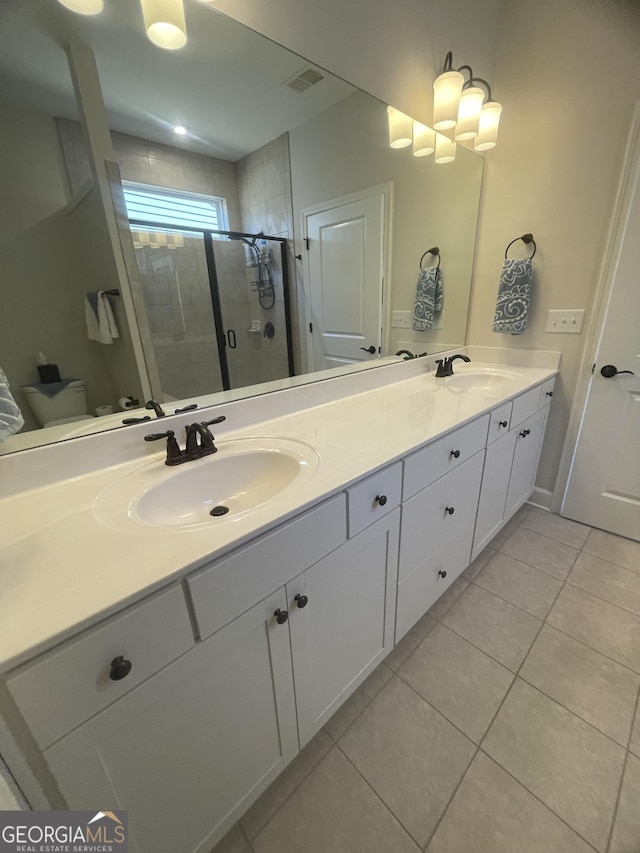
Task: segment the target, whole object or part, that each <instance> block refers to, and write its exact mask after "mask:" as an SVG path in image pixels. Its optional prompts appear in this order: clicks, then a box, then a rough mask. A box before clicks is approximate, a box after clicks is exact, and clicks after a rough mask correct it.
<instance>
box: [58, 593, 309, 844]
mask: <svg viewBox="0 0 640 853" xmlns="http://www.w3.org/2000/svg"><path fill="white" fill-rule="evenodd" d="M278 608H281V609H286V599H285V595H284V589H281V590H280V592H279V593H276V594H275V595H274V596H271V597H269V598H268V599H267V600H266V601H263V602H261V603H260V604H257V605H255V606H254V607H253V608H252V609H251V610H249V611H247V612H246V613H244V614H243V615H242V616H240V617H238V618H237V619H236V620H234V621H233V622H231V623H230V624H229V625H227V626H226V627H225V628H223V629H222V630H220V631H218V632H217V633H216V634H213V635H212V636H211V637H210V638H209V639H208V640H206V641H205V642H203V643H201V644H200V645H198V646H197V647H196V648H195V649H193V650H192V651H190V652H187V654H185V655H183V656H182V657H181V658H179V659H178V660H177V661H175V662H174V663H173V664H171V665H170V666H168V667H166V668H165V669H163V670H162V671H161V672H160V673H158V674H157V675H155V676H154V677H152V678H150V679H149V680H148V681H146V682H145V683H144V684H142V685H141V686H140V687H138V688H137V689H135V690H134V691H132V692H131V693H129V694H128V695H127V696H126V697H124V698H123V699H121V700H120V701H118V702H116V703H115V704H114V705H111V706H110V707H109V708H107V709H106V710H104V711H102V712H101V713H100V714H98V715H97V716H96V717H94V718H93V719H92V720H90V721H88V722H87V723H85V724H84V725H82V726H80V728H78V729H76V730H75V731H74V732H72V733H71V734H69V735H67V736H66V737H65V738H63V739H62V740H61V741H58V743H56V744H54V745H53V746H52V747H50V748H49V749H48V750H46V751H45V757H46V760H47V762H48V764H49V767H50V768H51V771H52V772H53V775H54V777H55V779H56V781H57V782H58V785H59V787H60V790H61V792H62V794H63V796H64V797H65V799H66V801H67V804H68V806H69V808H72V809H97V808H99V809H102V810H104V809H128V811H129V827H130V835H131V838H130V849H131V850H132V851H136V853H194V851H198V853H205V851H206V853H209V851H210V850H211V849H212V848H213V846H214V845H215V843H216V842H217V840H218V839H219V838H220V837H222V835H223V834H224V833H225V832H226V831H227V830H228V829H229V828H230V827H231V826H232V824H233V823H234V822H235V821H236V820H237V819H238V817H239V816H240V814H241V813H242V812H243V811H244V810H245V809H246V808H247V807H248V806H249V805H250V804H251V803H252V802H253V800H255V799H256V798H257V796H258V795H259V794H260V793H261V792H262V791H263V790H264V789H265V788H266V787H267V785H268V784H269V783H270V782H271V781H272V779H274V778H275V776H276V775H277V774H278V773H279V772H280V770H281V769H282V768H283V767H284V766H285V764H286V763H287V762H288V760H290V759H291V758H292V757H293V755H294V754H295V753H296V752H297V731H296V720H295V703H294V697H293V679H292V672H291V657H290V641H289V630H288V625H287V624H286V623H285V624H278V623H277V622H276V619H275V618H274V611H275V610H276V609H278Z"/></svg>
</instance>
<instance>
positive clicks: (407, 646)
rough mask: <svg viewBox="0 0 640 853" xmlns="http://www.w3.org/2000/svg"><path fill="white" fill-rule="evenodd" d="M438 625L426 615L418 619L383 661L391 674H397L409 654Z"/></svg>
mask: <svg viewBox="0 0 640 853" xmlns="http://www.w3.org/2000/svg"><path fill="white" fill-rule="evenodd" d="M437 624H438V623H437V622H436V620H435V619H432V618H431V616H429V614H428V613H425V615H424V616H423V617H422V619H419V620H418V621H417V622H416V624H415V625H414V626H413V628H411V630H410V631H407V633H406V634H405V635H404V637H403V638H402V639H401V640H400V642H399V643H398V645H397V646H396V647H395V649H394V650H393V651H392V652H391V653H390V654H388V655H387V656H386V658H385V659H384V664H385V666H388V667H389V669H390V670H392V671H393V672H397V671H398V670H399V669H400V667H401V666H402V664H403V663H404V662H405V661H406V659H407V658H408V657H409V655H410V654H411V652H413V651H414V650H415V649H417V648H418V646H419V645H420V643H421V642H422V641H423V640H424V638H425V637H426V636H427V634H428V633H429V631H432V630H433V629H434V628H435V626H436V625H437Z"/></svg>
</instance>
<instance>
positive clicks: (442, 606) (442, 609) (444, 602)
mask: <svg viewBox="0 0 640 853" xmlns="http://www.w3.org/2000/svg"><path fill="white" fill-rule="evenodd" d="M468 586H469V581H468V580H467V579H466V578H463V577H459V578H457V579H456V580H455V581H454V582H453V583H452V584H451V586H450V587H449V589H448V590H447V591H446V592H445V593H444V594H443V595H441V596H440V598H439V599H438V600H437V601H436V603H435V604H434V605H433V607H431V608H430V610H429V616H431V617H432V618H433V619H436V620H437V621H438V622H439V621H440V619H442V617H443V616H444V614H445V613H446V612H447V610H449V608H450V607H451V605H452V604H453V603H454V601H457V600H458V599H459V598H460V596H461V595H462V593H463V592H464V591H465V589H466V588H467V587H468Z"/></svg>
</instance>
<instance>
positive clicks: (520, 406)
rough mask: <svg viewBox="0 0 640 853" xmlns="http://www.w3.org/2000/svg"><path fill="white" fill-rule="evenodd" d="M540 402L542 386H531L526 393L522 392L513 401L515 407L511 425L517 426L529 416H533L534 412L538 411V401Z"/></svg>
mask: <svg viewBox="0 0 640 853" xmlns="http://www.w3.org/2000/svg"><path fill="white" fill-rule="evenodd" d="M539 402H540V386H539V385H536V387H535V388H529V390H528V391H525V392H524V394H520V396H519V397H516V398H515V400H514V401H513V409H512V412H511V427H512V428H513V427H516V426H518V424H521V423H522V422H523V421H526V419H527V418H529V417H531V415H532V414H533V413H534V412H537V411H538V403H539Z"/></svg>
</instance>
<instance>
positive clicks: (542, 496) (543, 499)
mask: <svg viewBox="0 0 640 853" xmlns="http://www.w3.org/2000/svg"><path fill="white" fill-rule="evenodd" d="M552 498H553V492H550V491H549V490H548V489H539V488H538V487H537V486H534V487H533V494H532V495H531V497H530V498H529V500H528V501H527V503H529V504H531V505H532V506H537V507H539V508H540V509H546V510H549V511H551V500H552Z"/></svg>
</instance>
